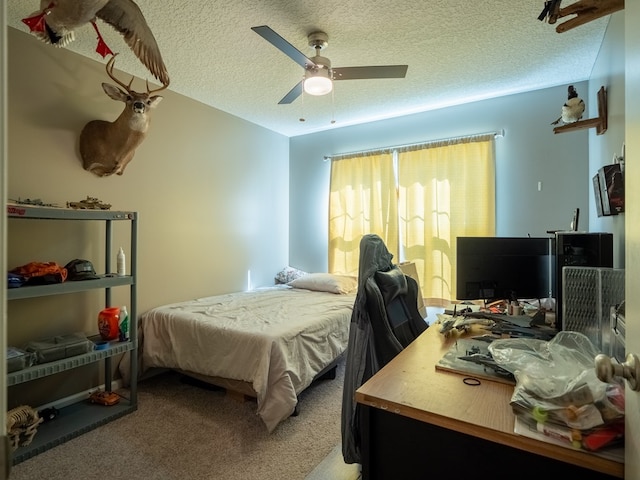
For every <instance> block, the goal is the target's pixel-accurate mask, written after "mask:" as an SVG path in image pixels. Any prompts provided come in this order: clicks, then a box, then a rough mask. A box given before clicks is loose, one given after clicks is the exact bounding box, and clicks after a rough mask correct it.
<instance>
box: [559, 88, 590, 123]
mask: <svg viewBox="0 0 640 480" xmlns="http://www.w3.org/2000/svg"><path fill="white" fill-rule="evenodd" d="M568 90H569V95H568V98H567V101H566V102H565V104H564V105H562V114H561V115H560V118H558V119H557V120H556V121H555V122H551V125H557V124H558V123H560V120H562V122H563V123H574V122H577V121H578V120H580V119H581V118H582V114H583V113H584V107H585V105H584V100H582V99H581V98H580V97H578V92H576V89H575V88H574V87H573V85H569V88H568Z"/></svg>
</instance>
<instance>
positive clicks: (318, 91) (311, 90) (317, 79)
mask: <svg viewBox="0 0 640 480" xmlns="http://www.w3.org/2000/svg"><path fill="white" fill-rule="evenodd" d="M303 88H304V91H305V92H306V93H308V94H309V95H316V96H320V95H326V94H327V93H329V92H331V90H333V82H332V81H331V79H330V78H329V71H328V70H325V69H324V68H322V69H320V70H318V71H317V72H313V73H311V72H309V73H308V74H307V75H306V76H305V79H304V84H303Z"/></svg>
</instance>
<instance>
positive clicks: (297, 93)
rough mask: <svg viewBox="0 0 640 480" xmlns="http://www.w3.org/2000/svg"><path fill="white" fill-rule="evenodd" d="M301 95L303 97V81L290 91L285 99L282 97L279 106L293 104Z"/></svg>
mask: <svg viewBox="0 0 640 480" xmlns="http://www.w3.org/2000/svg"><path fill="white" fill-rule="evenodd" d="M300 95H302V80H300V82H298V84H297V85H296V86H295V87H293V88H292V89H291V90H290V91H289V93H287V94H286V95H285V96H284V97H282V100H280V101H279V102H278V105H283V104H285V103H291V102H293V101H294V100H295V99H296V98H298V97H299V96H300Z"/></svg>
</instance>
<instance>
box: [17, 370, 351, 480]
mask: <svg viewBox="0 0 640 480" xmlns="http://www.w3.org/2000/svg"><path fill="white" fill-rule="evenodd" d="M343 378H344V360H343V361H342V363H341V364H340V365H339V366H338V372H337V378H336V379H335V380H322V381H319V382H316V383H315V384H314V385H312V386H311V387H310V388H309V389H307V390H306V391H305V392H303V393H302V394H301V396H300V403H299V408H300V414H299V415H298V416H296V417H290V418H288V419H287V420H285V421H284V422H283V423H281V424H280V425H279V426H278V427H277V428H276V430H275V431H274V432H273V433H272V434H268V433H267V430H266V428H265V426H264V424H263V423H262V422H261V420H260V419H259V417H258V416H257V415H256V414H255V409H256V405H255V403H254V402H252V401H250V402H244V403H239V402H237V401H235V400H232V399H229V398H227V397H226V396H225V394H224V392H222V391H211V390H206V389H202V388H198V387H196V386H193V385H189V384H186V383H184V382H182V381H181V377H180V375H178V374H176V373H173V372H170V373H166V374H163V375H160V376H157V377H154V378H151V379H148V380H145V381H144V382H141V383H140V384H139V387H138V391H139V408H138V410H137V411H136V412H134V413H133V414H131V415H127V416H125V417H123V418H121V419H118V420H116V421H114V422H111V423H109V424H107V425H104V426H102V427H99V428H98V429H96V430H92V431H90V432H88V433H86V434H84V435H81V436H80V437H77V438H75V439H73V440H71V441H69V442H67V443H64V444H62V445H60V446H58V447H55V448H53V449H51V450H48V451H47V452H44V453H42V454H40V455H38V456H36V457H34V458H31V459H29V460H27V461H25V462H23V463H20V464H18V465H16V466H14V467H13V468H12V473H11V476H10V477H9V478H10V479H11V480H93V479H133V480H135V479H140V480H174V479H175V480H210V479H224V480H235V479H237V480H254V479H255V480H258V479H260V480H265V479H266V480H288V479H291V480H303V479H305V477H307V475H309V474H310V473H311V472H312V471H313V472H314V477H313V478H322V473H321V472H319V471H318V470H317V469H316V470H314V467H316V466H317V465H318V464H320V463H321V462H322V461H323V459H325V457H327V456H328V455H329V454H330V453H331V452H333V453H334V456H333V457H334V463H335V460H336V458H335V453H336V451H335V450H334V449H335V447H336V445H337V444H339V443H340V404H341V396H342V383H343ZM105 408H108V407H105ZM58 420H62V418H60V419H58ZM54 421H57V420H54ZM338 463H340V462H339V460H338ZM350 467H353V466H350ZM350 471H353V470H352V469H351V470H350ZM318 475H320V476H318ZM326 478H327V480H330V479H331V476H327V477H326ZM345 478H346V477H345ZM354 478H357V476H356V477H354Z"/></svg>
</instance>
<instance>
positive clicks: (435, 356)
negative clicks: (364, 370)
mask: <svg viewBox="0 0 640 480" xmlns="http://www.w3.org/2000/svg"><path fill="white" fill-rule="evenodd" d="M455 339H456V336H455V335H454V336H453V337H450V338H445V337H444V336H443V335H441V334H440V333H439V325H437V324H435V325H433V326H431V327H430V328H428V329H427V331H425V332H424V333H423V334H422V335H421V336H420V337H418V338H417V339H416V340H415V341H414V342H413V343H411V345H409V346H408V347H407V348H405V349H404V350H403V351H402V352H400V354H398V356H396V358H394V359H393V360H392V361H391V362H389V363H388V364H387V365H386V366H385V367H384V368H383V369H381V370H380V371H379V372H378V373H377V374H376V375H374V376H373V377H371V378H370V379H369V380H368V381H367V382H366V383H365V384H364V385H362V386H361V387H360V388H359V389H358V390H357V391H356V401H357V402H358V403H361V404H364V405H368V406H370V407H374V408H380V409H384V410H387V411H389V412H392V413H396V414H399V415H403V416H405V417H409V418H413V419H415V420H419V421H422V422H426V423H430V424H433V425H437V426H440V427H444V428H447V429H449V430H453V431H457V432H460V433H465V434H468V435H472V436H475V437H480V438H483V439H485V440H490V441H493V442H497V443H500V444H503V445H508V446H511V447H514V448H519V449H522V450H525V451H529V452H533V453H536V454H539V455H543V456H546V457H548V458H553V459H556V460H560V461H563V462H566V463H571V464H574V465H578V466H581V467H586V468H589V469H592V470H596V471H599V472H603V473H607V474H609V475H613V476H617V477H620V478H623V477H624V464H622V463H618V462H615V461H613V460H608V459H604V458H601V457H598V456H596V455H591V454H589V453H585V452H581V451H577V450H573V449H571V448H562V447H558V446H556V445H553V444H551V443H547V442H542V441H539V440H535V439H532V438H528V437H524V436H520V435H517V434H515V433H514V426H515V415H514V414H513V411H512V409H511V406H510V405H509V402H510V400H511V395H512V393H513V386H511V385H506V384H503V383H497V382H493V381H490V380H485V379H483V380H482V381H481V384H480V385H478V386H470V385H466V384H465V383H463V381H462V379H463V378H464V375H460V374H458V373H452V372H447V371H442V370H436V368H435V365H436V363H437V362H438V360H440V358H441V357H442V356H443V355H444V354H445V353H446V352H447V351H448V349H449V348H450V347H451V345H452V343H453V342H455Z"/></svg>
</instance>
